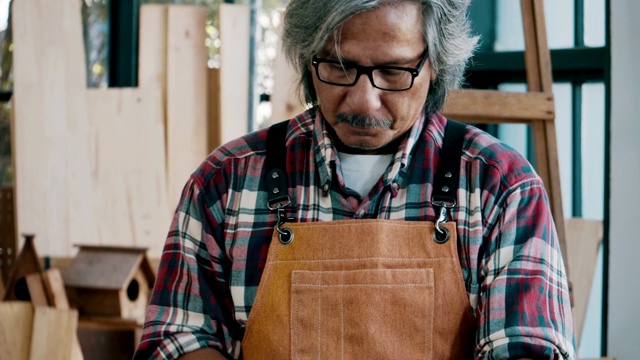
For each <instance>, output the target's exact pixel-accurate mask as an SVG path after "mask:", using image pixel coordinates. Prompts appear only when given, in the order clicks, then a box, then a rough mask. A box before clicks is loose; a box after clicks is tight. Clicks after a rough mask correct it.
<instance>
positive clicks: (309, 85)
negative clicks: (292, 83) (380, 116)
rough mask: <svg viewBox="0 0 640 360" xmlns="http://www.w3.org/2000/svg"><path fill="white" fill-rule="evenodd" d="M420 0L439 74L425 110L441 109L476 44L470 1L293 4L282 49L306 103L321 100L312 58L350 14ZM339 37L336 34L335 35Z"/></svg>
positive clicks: (295, 0) (308, 0)
mask: <svg viewBox="0 0 640 360" xmlns="http://www.w3.org/2000/svg"><path fill="white" fill-rule="evenodd" d="M402 1H416V2H418V3H419V4H420V6H421V7H422V18H423V23H424V26H423V36H424V39H425V43H426V44H427V47H428V49H429V60H430V62H431V66H432V67H433V70H434V71H435V74H436V79H435V80H434V81H433V83H432V84H431V88H430V90H429V95H428V97H427V99H426V101H425V111H427V113H432V112H435V111H439V110H441V109H442V106H443V105H444V102H445V100H446V98H447V95H448V93H449V91H450V90H452V89H455V88H457V87H459V86H460V84H461V83H462V78H463V76H464V69H465V67H466V64H467V61H468V59H469V58H470V57H471V55H472V53H473V51H474V50H475V47H476V44H477V42H478V37H477V36H471V34H470V25H469V20H468V18H467V7H468V6H469V2H470V0H291V1H290V2H289V5H288V6H287V10H286V12H285V16H284V28H283V32H282V43H283V49H284V51H285V54H286V56H287V59H288V60H289V62H290V63H291V64H293V66H295V67H296V69H297V70H298V75H299V84H298V85H299V87H301V88H302V91H303V93H304V100H305V101H306V102H307V103H309V104H312V105H316V104H317V102H318V99H317V96H316V92H315V89H314V87H313V82H312V74H311V72H310V71H309V59H311V57H312V56H313V55H315V54H316V53H318V52H319V51H320V50H321V49H322V48H323V47H324V45H325V44H326V42H327V41H328V40H329V39H330V37H331V36H332V35H338V34H339V32H340V30H341V28H342V25H343V24H344V23H345V22H346V21H347V20H348V19H349V18H350V17H352V16H354V15H356V14H358V13H361V12H364V11H368V10H373V9H376V8H378V7H380V6H382V5H385V4H390V3H399V2H402ZM335 38H338V36H335Z"/></svg>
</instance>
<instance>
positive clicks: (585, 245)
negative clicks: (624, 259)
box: [565, 218, 604, 345]
mask: <svg viewBox="0 0 640 360" xmlns="http://www.w3.org/2000/svg"><path fill="white" fill-rule="evenodd" d="M565 224H566V229H567V250H568V255H569V256H568V261H569V262H568V264H567V266H568V267H569V268H571V272H570V273H571V282H572V284H573V300H574V301H573V326H574V330H575V332H574V334H575V337H576V343H577V344H578V345H579V344H580V337H581V335H582V328H583V325H584V318H585V316H586V313H587V305H588V302H589V295H590V292H591V286H592V284H593V277H594V275H595V271H596V262H597V260H598V251H599V248H600V243H601V242H602V237H603V233H604V232H603V225H602V221H599V220H585V219H580V218H570V219H567V220H566V222H565Z"/></svg>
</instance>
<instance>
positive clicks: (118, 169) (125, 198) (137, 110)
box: [82, 86, 174, 256]
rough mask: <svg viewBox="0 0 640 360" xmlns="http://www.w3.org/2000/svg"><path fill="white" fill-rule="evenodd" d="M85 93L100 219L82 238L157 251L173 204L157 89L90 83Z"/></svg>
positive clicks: (95, 206)
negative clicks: (88, 236) (96, 86)
mask: <svg viewBox="0 0 640 360" xmlns="http://www.w3.org/2000/svg"><path fill="white" fill-rule="evenodd" d="M86 96H87V101H88V104H89V107H90V109H91V112H90V114H89V115H90V116H89V122H90V136H91V138H90V144H91V148H92V152H93V154H92V158H93V159H94V161H93V163H92V167H91V181H92V182H93V186H94V189H95V195H94V200H93V201H94V203H93V209H92V210H93V213H94V216H95V217H96V219H99V221H97V224H96V230H97V234H96V237H95V238H93V239H84V241H83V242H82V244H93V245H98V244H100V245H113V246H131V247H133V246H135V247H143V248H148V249H149V253H150V254H153V255H154V256H159V255H160V254H161V252H162V245H163V241H162V239H164V238H165V237H166V229H167V224H169V223H170V221H171V214H172V212H173V210H174V206H169V204H168V201H167V184H166V167H165V161H166V160H165V159H166V158H165V141H164V139H165V132H164V114H163V105H162V95H161V90H160V89H159V88H158V87H157V86H149V87H147V88H138V89H134V88H121V89H107V90H104V89H90V90H87V92H86ZM132 154H135V156H133V155H132Z"/></svg>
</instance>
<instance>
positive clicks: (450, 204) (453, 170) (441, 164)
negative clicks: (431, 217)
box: [431, 120, 467, 244]
mask: <svg viewBox="0 0 640 360" xmlns="http://www.w3.org/2000/svg"><path fill="white" fill-rule="evenodd" d="M466 131H467V126H466V125H465V124H461V123H459V122H457V121H453V120H447V126H446V127H445V130H444V139H443V141H442V149H441V150H440V157H439V160H438V170H437V171H436V175H435V178H434V181H433V192H432V194H431V204H432V205H433V206H434V210H435V213H436V215H437V219H436V222H435V231H434V234H433V240H434V241H435V242H436V243H439V244H444V243H446V242H447V241H448V240H449V238H450V234H449V231H448V230H447V229H446V228H441V227H440V224H442V223H444V222H446V221H447V217H448V216H447V215H448V214H447V210H450V209H453V208H455V207H456V205H457V194H458V186H459V182H460V159H461V158H462V147H463V145H464V136H465V133H466Z"/></svg>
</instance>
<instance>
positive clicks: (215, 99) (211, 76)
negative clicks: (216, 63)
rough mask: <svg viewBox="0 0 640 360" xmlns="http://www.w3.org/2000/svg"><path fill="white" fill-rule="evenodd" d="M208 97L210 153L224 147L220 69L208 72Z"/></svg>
mask: <svg viewBox="0 0 640 360" xmlns="http://www.w3.org/2000/svg"><path fill="white" fill-rule="evenodd" d="M207 75H208V76H207V97H208V99H209V101H208V103H209V107H208V109H207V118H208V124H207V125H208V129H209V138H208V143H209V151H213V150H215V149H216V148H217V147H218V146H220V145H222V119H221V118H220V117H221V116H222V114H221V112H220V97H221V96H222V89H221V87H220V69H219V68H213V69H209V70H208V71H207Z"/></svg>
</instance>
